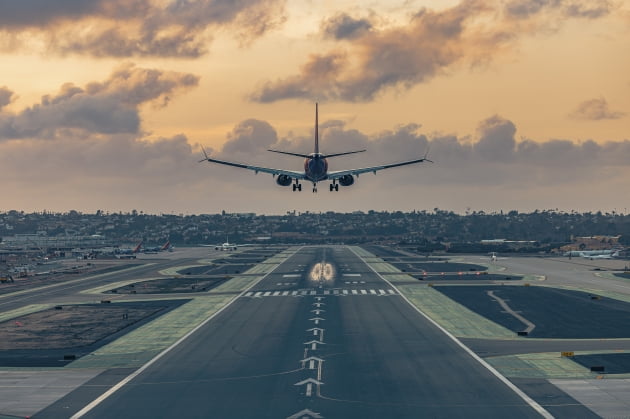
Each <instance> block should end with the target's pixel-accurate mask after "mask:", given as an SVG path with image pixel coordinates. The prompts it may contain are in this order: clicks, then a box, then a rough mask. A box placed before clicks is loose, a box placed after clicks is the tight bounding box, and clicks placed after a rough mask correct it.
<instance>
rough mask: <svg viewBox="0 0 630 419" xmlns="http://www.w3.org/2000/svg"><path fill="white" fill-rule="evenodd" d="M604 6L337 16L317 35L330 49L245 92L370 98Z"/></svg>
mask: <svg viewBox="0 0 630 419" xmlns="http://www.w3.org/2000/svg"><path fill="white" fill-rule="evenodd" d="M611 10H612V6H610V5H609V2H608V1H607V0H595V1H589V2H586V1H580V0H564V1H563V0H513V1H510V2H507V3H505V4H504V3H502V2H488V1H480V0H463V1H461V2H460V3H459V4H458V5H456V6H454V7H451V8H448V9H445V10H441V11H433V10H428V9H421V10H420V11H418V12H417V13H416V14H415V15H414V16H413V17H412V18H411V19H410V21H409V22H408V24H406V25H402V26H397V27H391V28H380V29H378V28H376V25H374V24H373V23H372V22H370V21H369V20H367V19H353V18H351V17H350V16H348V15H345V14H342V15H337V16H336V17H334V18H332V19H328V20H325V22H324V24H323V32H324V36H325V37H327V38H331V37H332V38H334V39H337V40H339V41H340V43H339V46H338V47H337V48H335V49H334V50H332V51H330V52H328V53H326V54H318V55H311V57H310V58H309V61H308V62H307V63H306V64H305V65H304V66H302V68H301V70H300V72H299V73H298V74H296V75H293V76H290V77H287V78H285V79H281V80H277V81H267V82H264V83H262V84H261V85H260V87H259V88H258V89H256V90H255V91H254V92H253V93H252V94H251V96H250V98H251V99H252V100H253V101H256V102H273V101H276V100H281V99H291V98H298V99H308V100H313V99H315V98H320V99H322V98H323V99H331V100H344V101H350V102H365V101H371V100H373V99H374V98H375V97H376V96H377V95H378V94H380V93H381V92H383V91H385V90H387V89H405V88H409V87H412V86H414V85H417V84H420V83H424V82H426V81H427V80H430V79H431V78H433V77H435V76H437V75H440V74H445V73H446V72H448V71H449V70H450V69H451V68H452V67H453V66H456V65H458V64H461V63H467V64H469V65H474V64H477V63H480V62H485V61H487V60H490V59H492V58H493V57H494V56H496V54H499V53H501V52H502V51H504V50H506V49H507V48H508V47H513V46H514V44H515V43H516V42H517V41H518V40H519V38H520V37H521V36H523V35H525V34H530V33H532V32H537V31H541V30H549V29H552V30H553V29H554V28H555V27H557V26H558V25H559V24H560V23H562V22H564V21H566V20H567V19H570V18H588V19H592V18H598V17H601V16H605V15H607V14H608V13H609V12H610V11H611ZM558 22H560V23H558Z"/></svg>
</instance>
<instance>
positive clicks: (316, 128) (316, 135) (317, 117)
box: [314, 102, 319, 154]
mask: <svg viewBox="0 0 630 419" xmlns="http://www.w3.org/2000/svg"><path fill="white" fill-rule="evenodd" d="M317 107H318V104H317V102H315V150H314V153H315V154H319V116H318V113H319V112H318V110H317Z"/></svg>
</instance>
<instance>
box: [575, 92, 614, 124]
mask: <svg viewBox="0 0 630 419" xmlns="http://www.w3.org/2000/svg"><path fill="white" fill-rule="evenodd" d="M569 116H570V117H571V118H573V119H582V120H587V121H599V120H602V119H620V118H623V117H624V116H626V113H625V112H619V111H613V110H611V109H610V108H609V107H608V102H607V101H606V99H604V98H603V97H600V98H596V99H590V100H585V101H584V102H582V103H580V104H579V105H578V107H577V108H576V109H575V110H574V111H573V112H571V113H570V114H569Z"/></svg>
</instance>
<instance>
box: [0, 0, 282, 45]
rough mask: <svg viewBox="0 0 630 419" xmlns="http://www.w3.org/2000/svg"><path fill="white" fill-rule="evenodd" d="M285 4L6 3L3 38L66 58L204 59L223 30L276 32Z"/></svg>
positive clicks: (206, 0)
mask: <svg viewBox="0 0 630 419" xmlns="http://www.w3.org/2000/svg"><path fill="white" fill-rule="evenodd" d="M285 1H286V0H244V1H238V2H229V1H213V0H190V1H169V2H162V1H158V0H62V1H55V2H50V1H46V0H21V1H19V2H13V1H0V33H2V32H4V35H6V36H8V37H12V38H15V37H17V38H18V39H19V36H20V35H24V38H28V37H30V36H33V35H35V36H39V37H40V38H42V39H43V40H44V41H45V43H46V45H47V46H48V48H49V50H50V51H51V52H54V53H61V54H69V53H73V54H84V55H91V56H97V57H101V56H113V57H130V56H166V57H198V56H201V55H203V54H205V53H206V52H207V45H208V43H209V41H210V40H211V38H212V34H213V33H214V31H216V30H219V29H221V28H229V29H231V30H232V31H233V32H234V33H236V37H237V38H238V39H239V40H241V41H242V42H249V41H251V40H252V39H255V38H257V37H260V36H262V35H263V34H265V33H266V32H267V31H269V30H271V29H274V28H275V27H277V26H278V25H280V24H281V23H283V22H284V20H285V15H284V4H285ZM17 45H18V44H17V43H16V42H15V41H14V42H10V43H8V44H5V45H4V48H16V47H17Z"/></svg>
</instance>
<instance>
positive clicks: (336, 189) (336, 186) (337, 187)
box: [335, 184, 339, 192]
mask: <svg viewBox="0 0 630 419" xmlns="http://www.w3.org/2000/svg"><path fill="white" fill-rule="evenodd" d="M337 191H339V185H337V184H335V192H337Z"/></svg>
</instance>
